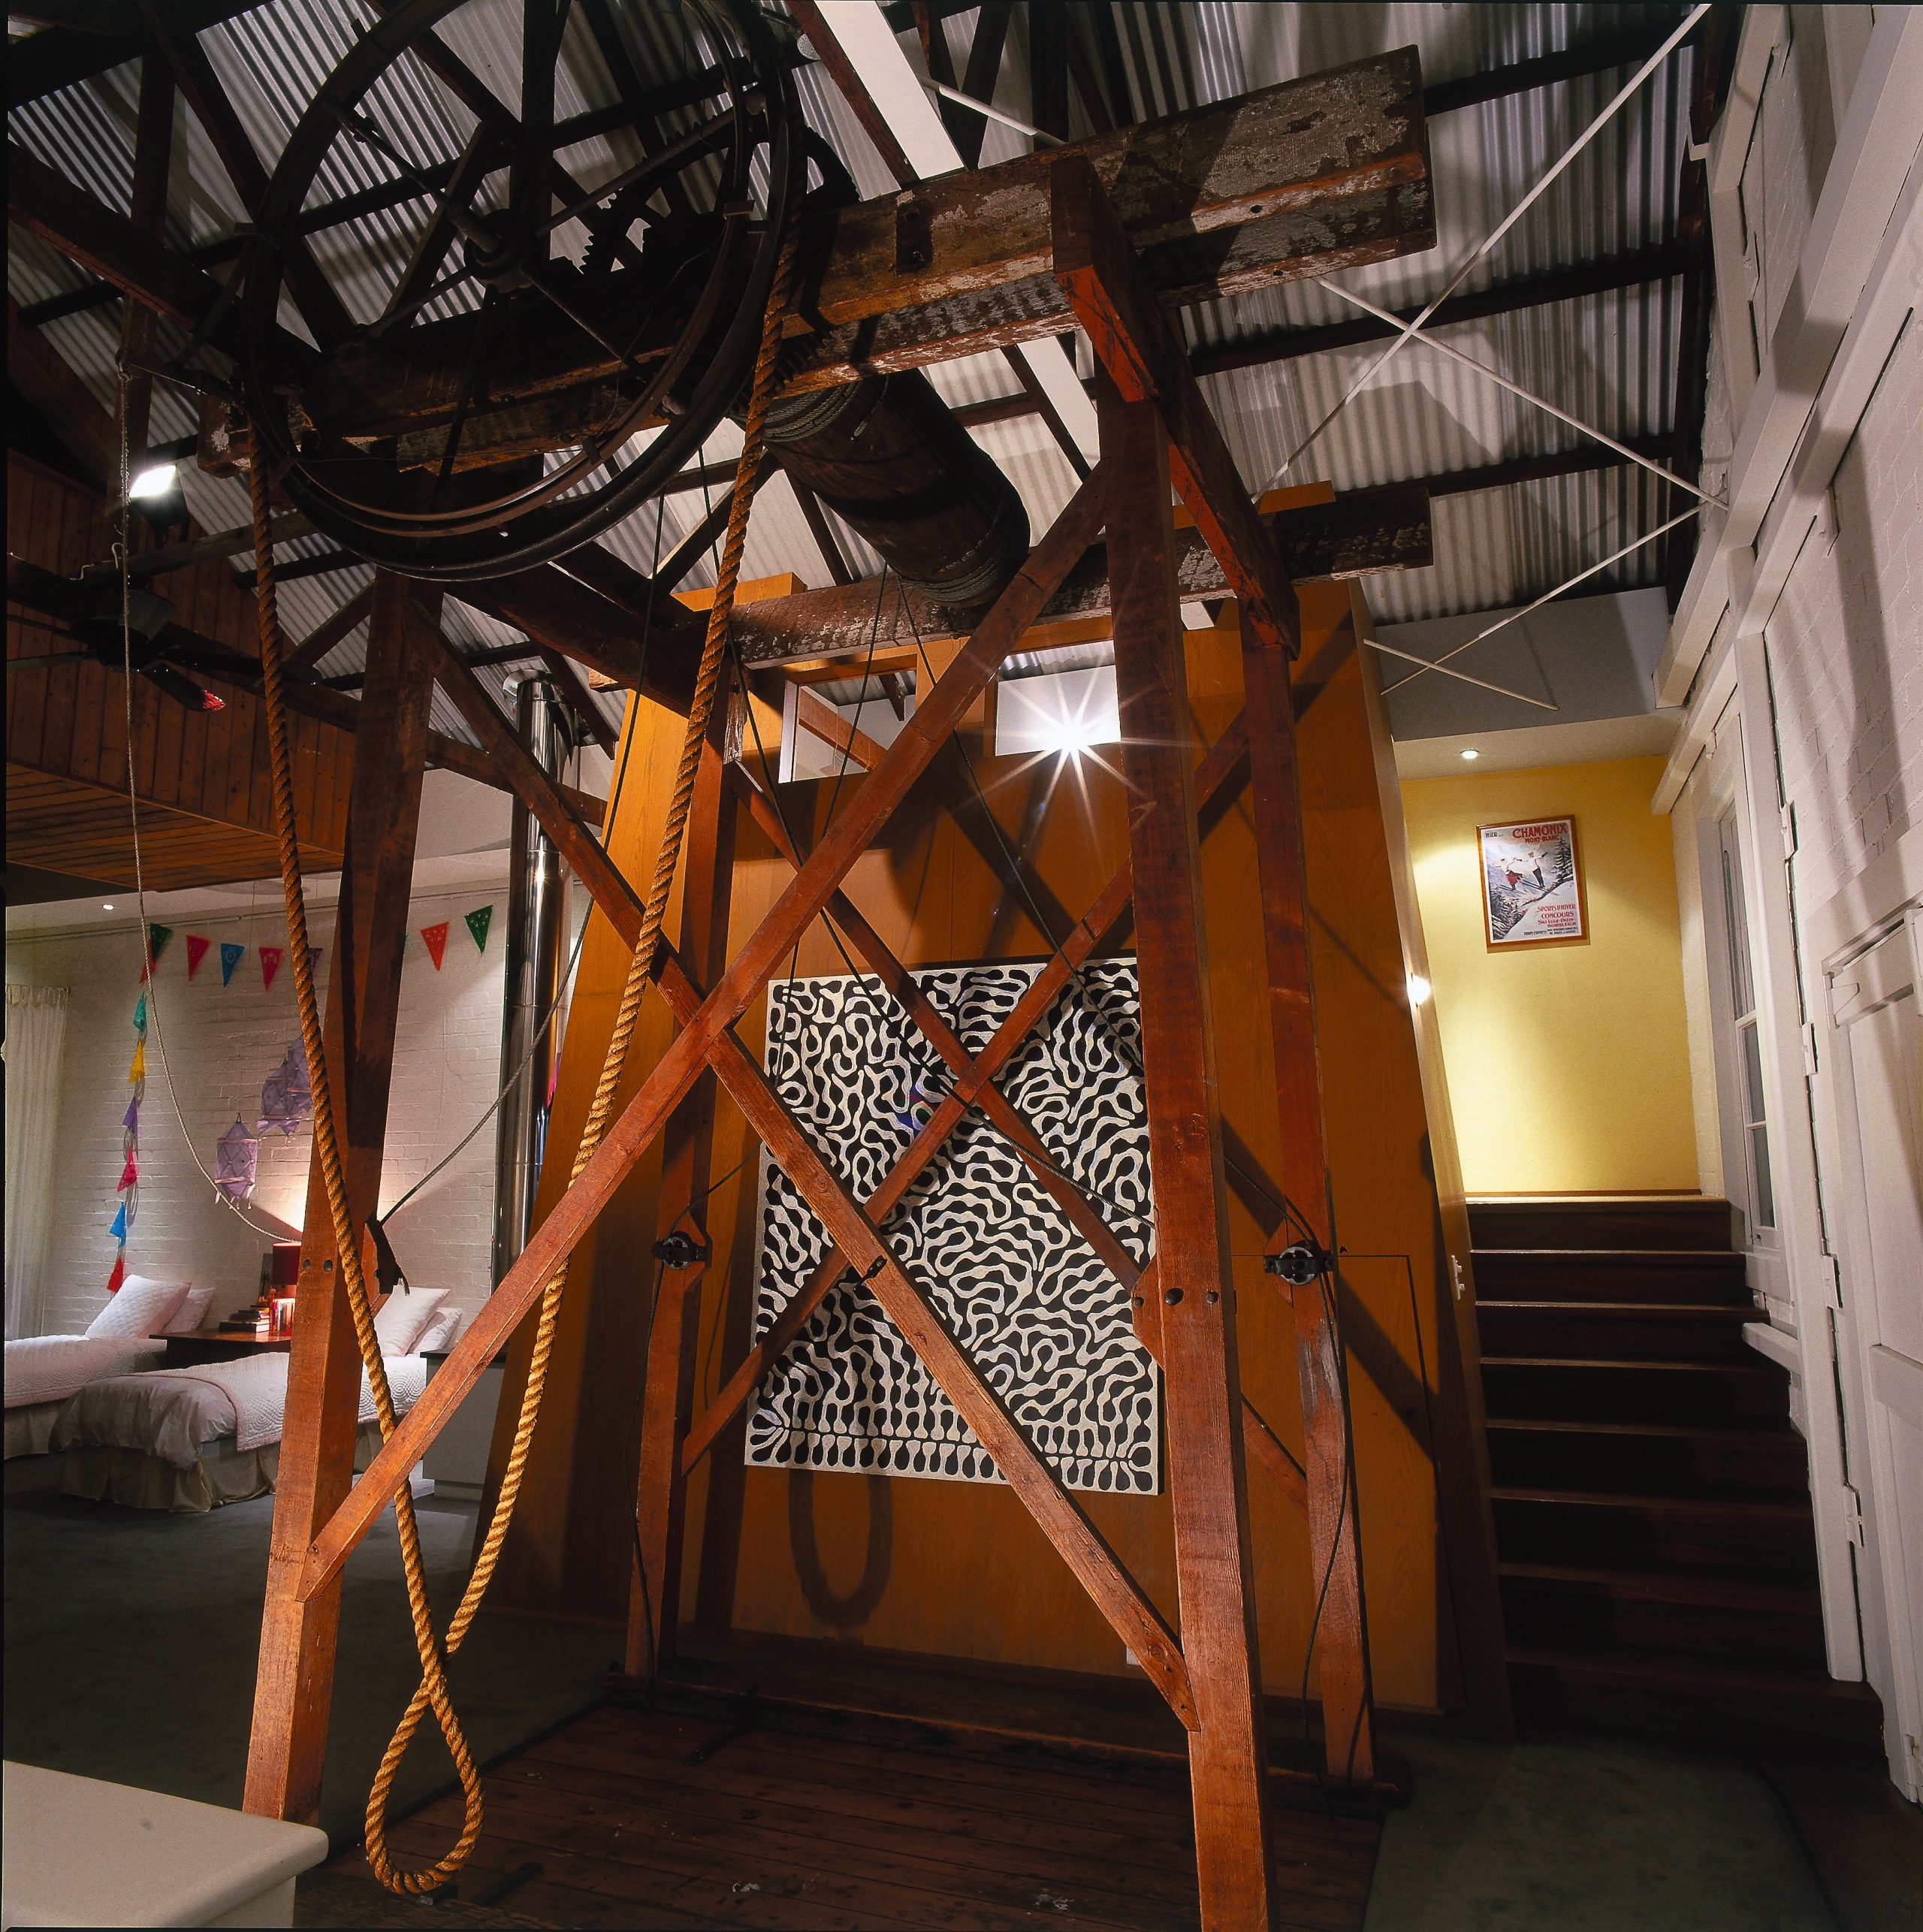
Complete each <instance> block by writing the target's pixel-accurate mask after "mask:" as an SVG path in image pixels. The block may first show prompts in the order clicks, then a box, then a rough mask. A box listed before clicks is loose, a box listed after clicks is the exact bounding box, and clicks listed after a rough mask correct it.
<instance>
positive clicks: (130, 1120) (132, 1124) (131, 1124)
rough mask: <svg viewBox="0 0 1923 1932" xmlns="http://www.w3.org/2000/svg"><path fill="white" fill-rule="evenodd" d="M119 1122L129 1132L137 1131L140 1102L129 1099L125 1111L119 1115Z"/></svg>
mask: <svg viewBox="0 0 1923 1932" xmlns="http://www.w3.org/2000/svg"><path fill="white" fill-rule="evenodd" d="M120 1124H121V1125H122V1127H124V1128H125V1129H126V1130H127V1131H128V1133H129V1134H134V1133H137V1131H139V1128H140V1102H139V1101H138V1100H129V1101H128V1103H127V1111H126V1112H125V1113H123V1114H122V1115H121V1116H120Z"/></svg>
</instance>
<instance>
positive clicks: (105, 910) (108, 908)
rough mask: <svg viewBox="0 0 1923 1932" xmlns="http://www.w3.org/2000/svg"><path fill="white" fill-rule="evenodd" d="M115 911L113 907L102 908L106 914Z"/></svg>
mask: <svg viewBox="0 0 1923 1932" xmlns="http://www.w3.org/2000/svg"><path fill="white" fill-rule="evenodd" d="M112 910H113V907H111V906H102V907H101V911H102V912H104V913H110V912H111V911H112Z"/></svg>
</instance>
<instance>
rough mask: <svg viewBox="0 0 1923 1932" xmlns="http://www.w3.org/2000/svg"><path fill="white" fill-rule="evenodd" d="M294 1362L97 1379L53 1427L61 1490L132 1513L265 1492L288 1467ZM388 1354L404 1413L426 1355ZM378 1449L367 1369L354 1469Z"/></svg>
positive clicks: (420, 1384)
mask: <svg viewBox="0 0 1923 1932" xmlns="http://www.w3.org/2000/svg"><path fill="white" fill-rule="evenodd" d="M288 1359H289V1358H288V1357H287V1356H285V1355H263V1356H258V1357H255V1358H253V1359H252V1360H248V1361H241V1362H213V1363H203V1364H201V1365H200V1366H197V1367H195V1368H192V1369H159V1370H158V1371H156V1372H154V1373H152V1374H151V1375H110V1376H107V1377H105V1378H102V1379H100V1380H98V1381H91V1382H89V1383H88V1384H87V1385H86V1387H84V1388H83V1389H81V1390H80V1391H79V1392H78V1393H77V1394H75V1395H74V1396H72V1397H71V1399H69V1400H68V1402H67V1403H66V1405H65V1407H64V1408H62V1411H61V1412H60V1416H59V1420H58V1421H57V1422H56V1423H55V1425H54V1428H53V1447H54V1448H55V1449H56V1450H57V1451H65V1454H66V1463H65V1468H64V1469H63V1470H62V1474H61V1485H60V1486H61V1487H62V1489H63V1490H65V1492H66V1493H67V1494H68V1495H69V1496H86V1497H88V1498H89V1499H92V1500H93V1501H95V1502H116V1503H119V1504H122V1505H124V1506H125V1507H126V1508H129V1509H164V1510H171V1511H205V1510H210V1509H216V1508H219V1506H220V1505H222V1504H223V1503H230V1502H245V1501H246V1499H248V1498H249V1496H265V1495H266V1494H267V1492H268V1491H269V1490H271V1489H272V1488H273V1486H274V1478H275V1475H276V1473H277V1472H278V1470H279V1466H280V1432H281V1420H282V1414H283V1412H284V1411H285V1408H286V1404H287V1369H288ZM385 1360H386V1362H387V1369H388V1386H389V1387H390V1388H391V1389H392V1390H393V1391H394V1408H395V1410H396V1411H397V1413H398V1414H402V1415H405V1414H406V1413H407V1411H409V1409H410V1408H412V1407H413V1406H414V1405H415V1402H417V1401H418V1400H419V1399H420V1396H421V1390H423V1389H424V1388H425V1387H427V1360H426V1358H425V1357H424V1356H420V1355H390V1356H388V1357H386V1358H385ZM379 1447H380V1430H379V1424H378V1423H376V1420H375V1415H374V1396H373V1390H372V1389H370V1387H368V1384H367V1375H366V1374H365V1373H364V1372H363V1374H362V1375H361V1415H360V1424H359V1429H358V1433H357V1435H356V1438H355V1460H354V1466H355V1468H356V1469H365V1468H366V1467H367V1464H368V1463H369V1462H370V1461H371V1460H373V1454H374V1451H376V1450H377V1449H379Z"/></svg>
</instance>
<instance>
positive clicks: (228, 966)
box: [220, 939, 247, 986]
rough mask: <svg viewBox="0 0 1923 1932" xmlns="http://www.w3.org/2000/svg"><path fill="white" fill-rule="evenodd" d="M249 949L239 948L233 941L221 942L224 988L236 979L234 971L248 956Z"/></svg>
mask: <svg viewBox="0 0 1923 1932" xmlns="http://www.w3.org/2000/svg"><path fill="white" fill-rule="evenodd" d="M246 951H247V949H246V947H245V946H237V945H235V944H234V941H233V940H231V939H223V940H222V941H221V942H220V983H221V984H222V986H225V985H226V984H227V983H228V980H231V979H232V978H233V977H234V968H235V967H237V965H239V964H240V961H241V960H242V958H243V957H244V956H245V955H246Z"/></svg>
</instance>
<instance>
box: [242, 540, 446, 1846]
mask: <svg viewBox="0 0 1923 1932" xmlns="http://www.w3.org/2000/svg"><path fill="white" fill-rule="evenodd" d="M409 590H410V586H409V584H407V582H406V580H405V579H403V578H398V577H395V576H393V575H389V574H388V573H386V572H383V573H382V575H381V576H380V577H379V578H377V579H376V596H375V605H374V614H373V638H372V639H371V641H370V650H369V654H368V661H369V667H370V669H369V679H370V681H369V688H368V708H367V716H366V719H365V722H364V729H363V730H362V732H361V735H360V737H359V738H358V741H356V743H355V750H354V778H353V786H352V793H351V795H350V798H349V805H348V820H347V850H346V857H345V859H343V863H342V866H341V874H340V911H339V914H338V916H337V923H336V925H335V928H334V944H333V946H332V947H331V949H330V955H331V958H330V973H329V979H328V996H327V1017H326V1022H325V1031H326V1042H327V1064H328V1079H329V1080H330V1081H331V1083H332V1091H333V1094H334V1110H335V1118H336V1120H337V1122H338V1124H339V1132H340V1139H341V1142H342V1146H341V1163H342V1168H343V1179H344V1182H345V1184H346V1190H347V1199H348V1219H349V1225H350V1226H351V1227H353V1228H355V1229H356V1230H359V1229H360V1228H361V1227H364V1225H365V1224H366V1221H367V1217H368V1216H369V1215H372V1214H373V1213H374V1212H375V1211H376V1208H377V1207H378V1206H379V1197H380V1185H381V1164H382V1153H383V1151H384V1148H385V1141H386V1135H387V1116H388V1094H389V1090H390V1088H391V1082H392V1080H393V1076H394V1027H395V1022H396V1019H397V1013H398V1010H399V1006H400V977H401V971H400V969H401V954H402V951H403V948H404V947H405V946H406V941H407V932H408V925H409V920H408V911H409V895H410V894H411V892H412V888H413V876H414V846H415V831H416V829H417V826H418V823H419V819H420V811H421V772H422V770H423V768H424V765H425V762H426V758H427V714H428V710H429V707H430V704H431V702H432V700H433V664H432V660H430V657H429V656H428V654H427V651H426V650H425V649H424V648H422V646H421V644H420V643H419V641H418V627H417V626H414V625H413V624H412V623H409V621H408V619H407V612H408V608H409V604H408V597H409ZM298 1307H299V1311H300V1319H299V1321H297V1323H296V1324H295V1327H294V1346H293V1352H292V1354H291V1357H290V1358H289V1361H288V1376H287V1413H286V1420H285V1428H284V1429H283V1431H282V1438H281V1448H280V1468H279V1474H278V1475H277V1476H276V1479H275V1487H274V1511H273V1536H272V1539H271V1541H270V1544H269V1547H268V1556H267V1600H266V1605H265V1609H264V1614H263V1617H262V1622H261V1650H260V1664H259V1671H258V1677H257V1680H256V1683H255V1693H254V1720H253V1730H252V1737H251V1740H250V1741H249V1746H248V1753H247V1780H246V1795H245V1798H244V1799H243V1807H244V1809H246V1810H249V1811H251V1812H253V1813H255V1814H257V1815H258V1816H262V1817H267V1818H285V1819H295V1820H297V1821H299V1822H302V1823H305V1824H312V1823H314V1822H316V1821H317V1820H318V1817H319V1815H320V1806H321V1773H322V1764H323V1761H324V1760H325V1757H326V1753H327V1735H328V1715H329V1711H330V1709H331V1704H332V1700H333V1693H334V1652H335V1647H336V1642H337V1638H338V1635H339V1630H340V1586H339V1583H338V1582H336V1583H334V1584H333V1585H332V1586H331V1587H329V1588H327V1589H322V1590H318V1591H314V1592H304V1593H303V1592H302V1590H301V1589H300V1574H301V1569H302V1566H303V1563H304V1562H305V1561H306V1553H307V1547H308V1545H309V1543H311V1542H312V1540H313V1537H314V1535H315V1532H316V1531H317V1530H318V1529H320V1528H321V1527H322V1525H323V1524H325V1523H327V1522H328V1520H330V1518H331V1517H332V1516H333V1514H334V1511H336V1510H337V1508H339V1507H340V1505H341V1503H342V1502H343V1501H344V1500H345V1499H346V1497H347V1496H349V1493H351V1490H352V1484H353V1480H354V1437H355V1428H356V1426H357V1419H358V1416H359V1414H360V1408H361V1351H360V1349H359V1347H358V1345H357V1344H356V1342H355V1336H354V1327H353V1322H352V1317H351V1315H350V1312H349V1307H348V1302H347V1297H346V1293H345V1292H344V1291H343V1284H342V1281H341V1275H340V1269H339V1267H338V1266H337V1252H336V1249H335V1245H334V1224H333V1221H332V1218H331V1215H330V1213H329V1212H328V1197H327V1191H326V1188H325V1185H323V1183H322V1178H321V1173H320V1167H319V1158H318V1153H317V1154H316V1155H315V1158H314V1161H313V1164H312V1168H311V1170H310V1172H309V1176H308V1182H307V1209H306V1225H305V1227H303V1230H302V1234H301V1254H300V1287H299V1290H298Z"/></svg>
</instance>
